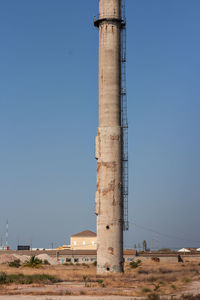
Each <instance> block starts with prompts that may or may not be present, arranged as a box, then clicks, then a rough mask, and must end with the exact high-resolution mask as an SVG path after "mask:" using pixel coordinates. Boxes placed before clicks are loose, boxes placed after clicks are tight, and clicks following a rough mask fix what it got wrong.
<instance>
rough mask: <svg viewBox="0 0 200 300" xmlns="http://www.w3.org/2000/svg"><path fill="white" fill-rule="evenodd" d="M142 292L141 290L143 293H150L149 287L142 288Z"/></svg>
mask: <svg viewBox="0 0 200 300" xmlns="http://www.w3.org/2000/svg"><path fill="white" fill-rule="evenodd" d="M142 292H143V293H150V292H151V290H150V289H149V288H143V289H142Z"/></svg>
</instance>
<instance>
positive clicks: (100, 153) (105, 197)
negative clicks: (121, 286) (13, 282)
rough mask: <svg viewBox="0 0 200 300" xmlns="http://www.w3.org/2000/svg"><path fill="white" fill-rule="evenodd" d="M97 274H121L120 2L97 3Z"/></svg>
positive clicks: (100, 1) (109, 0) (107, 0)
mask: <svg viewBox="0 0 200 300" xmlns="http://www.w3.org/2000/svg"><path fill="white" fill-rule="evenodd" d="M95 25H96V26H98V27H99V127H98V130H97V136H96V141H95V156H96V159H97V191H96V195H95V213H96V214H97V272H98V273H106V272H123V199H122V128H121V0H99V18H98V19H97V20H96V21H95Z"/></svg>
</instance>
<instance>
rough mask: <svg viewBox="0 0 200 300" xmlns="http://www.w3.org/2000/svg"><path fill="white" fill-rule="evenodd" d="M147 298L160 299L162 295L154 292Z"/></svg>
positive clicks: (149, 299) (150, 299)
mask: <svg viewBox="0 0 200 300" xmlns="http://www.w3.org/2000/svg"><path fill="white" fill-rule="evenodd" d="M147 299H148V300H160V296H159V295H157V294H154V293H153V294H150V295H148V297H147Z"/></svg>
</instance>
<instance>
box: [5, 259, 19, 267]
mask: <svg viewBox="0 0 200 300" xmlns="http://www.w3.org/2000/svg"><path fill="white" fill-rule="evenodd" d="M8 265H9V267H12V268H19V267H20V266H21V263H20V259H15V260H14V261H12V262H10V263H9V264H8Z"/></svg>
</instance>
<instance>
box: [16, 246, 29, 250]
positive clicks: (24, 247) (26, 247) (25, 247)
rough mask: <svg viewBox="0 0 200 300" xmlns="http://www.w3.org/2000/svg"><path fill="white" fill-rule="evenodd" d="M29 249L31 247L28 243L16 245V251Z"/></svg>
mask: <svg viewBox="0 0 200 300" xmlns="http://www.w3.org/2000/svg"><path fill="white" fill-rule="evenodd" d="M30 249H31V247H30V245H18V246H17V250H18V251H20V250H23V251H25V250H30Z"/></svg>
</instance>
